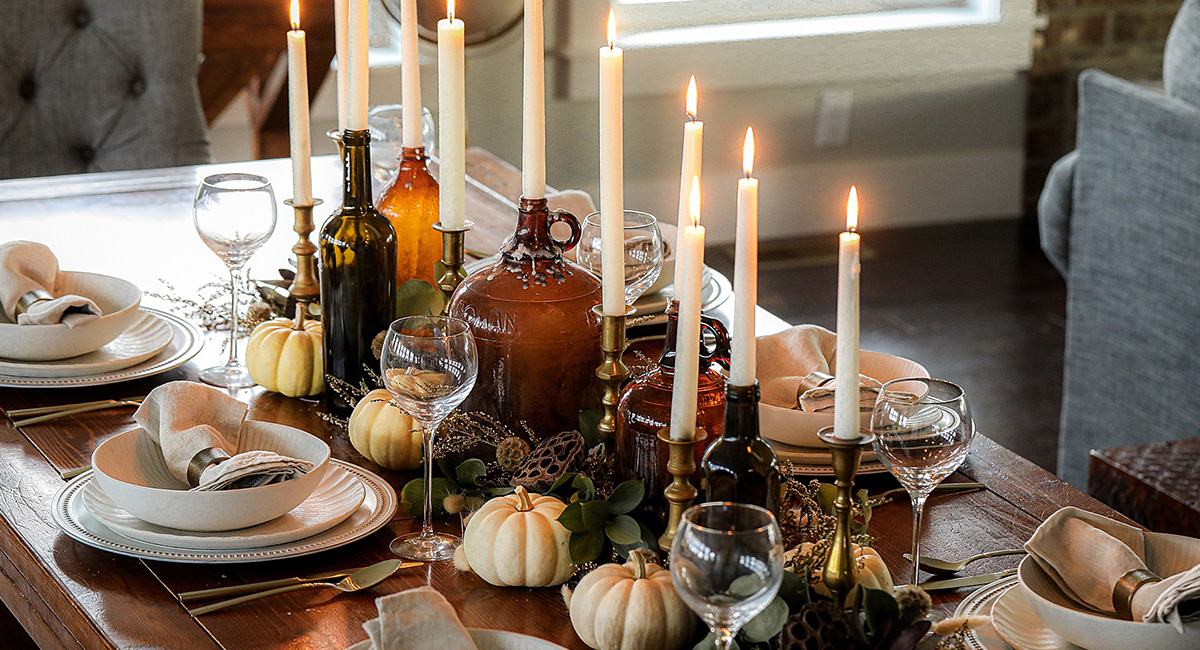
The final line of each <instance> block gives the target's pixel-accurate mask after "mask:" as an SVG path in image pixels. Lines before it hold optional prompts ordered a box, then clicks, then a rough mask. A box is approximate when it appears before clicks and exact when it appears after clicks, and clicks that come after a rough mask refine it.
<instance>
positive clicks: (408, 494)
mask: <svg viewBox="0 0 1200 650" xmlns="http://www.w3.org/2000/svg"><path fill="white" fill-rule="evenodd" d="M456 487H457V486H456V485H455V484H454V482H453V481H451V480H449V479H444V478H435V479H433V513H434V514H436V515H443V514H446V511H445V510H444V509H443V508H442V502H443V501H445V500H446V495H447V494H450V492H451V491H453V490H454V488H456ZM400 501H401V502H402V503H403V504H404V506H405V508H407V509H408V511H409V512H410V513H412V514H413V516H416V517H421V516H424V514H425V479H420V478H415V479H413V480H411V481H409V482H408V483H406V484H405V485H404V488H403V489H401V490H400Z"/></svg>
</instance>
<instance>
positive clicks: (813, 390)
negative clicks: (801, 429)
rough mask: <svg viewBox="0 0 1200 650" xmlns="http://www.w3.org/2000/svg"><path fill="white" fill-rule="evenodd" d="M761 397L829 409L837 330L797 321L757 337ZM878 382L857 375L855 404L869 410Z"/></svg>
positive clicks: (792, 405) (809, 408) (804, 408)
mask: <svg viewBox="0 0 1200 650" xmlns="http://www.w3.org/2000/svg"><path fill="white" fill-rule="evenodd" d="M755 349H756V351H757V352H758V354H757V358H758V379H759V382H760V383H761V385H762V401H763V402H764V403H766V404H770V405H772V406H782V407H787V408H792V409H798V410H801V411H813V412H822V413H832V412H833V401H834V397H833V396H834V384H836V383H837V382H835V381H834V376H833V374H832V372H833V368H834V367H836V366H837V359H836V356H837V355H836V352H837V334H834V333H833V332H830V331H829V330H827V329H825V328H824V327H818V326H816V325H797V326H795V327H793V328H791V329H787V330H784V331H782V332H780V333H778V334H772V335H771V336H763V337H760V338H759V339H758V343H757V345H756V347H755ZM879 387H880V383H879V382H878V381H876V380H874V379H872V378H870V377H867V376H865V375H860V376H859V408H861V409H862V410H864V411H870V410H871V409H872V408H873V407H874V406H875V398H876V397H877V396H878V395H879Z"/></svg>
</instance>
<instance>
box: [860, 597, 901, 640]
mask: <svg viewBox="0 0 1200 650" xmlns="http://www.w3.org/2000/svg"><path fill="white" fill-rule="evenodd" d="M861 589H862V592H863V593H862V609H863V613H864V614H865V615H866V618H867V628H868V629H869V630H870V631H871V634H873V635H875V634H879V633H880V631H882V630H883V629H884V628H885V627H890V626H891V624H892V622H893V621H895V620H896V619H897V618H899V617H900V606H899V605H897V604H896V599H895V598H893V597H892V595H891V594H889V593H888V592H886V591H883V590H881V589H868V588H866V587H861Z"/></svg>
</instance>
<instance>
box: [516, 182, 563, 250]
mask: <svg viewBox="0 0 1200 650" xmlns="http://www.w3.org/2000/svg"><path fill="white" fill-rule="evenodd" d="M560 248H561V247H560V246H558V245H557V244H556V243H555V242H554V240H553V239H552V238H551V237H550V204H549V202H548V201H546V199H544V198H541V199H529V198H525V197H524V196H522V197H521V200H520V202H519V203H518V205H517V229H516V230H515V231H514V232H513V234H512V236H511V237H509V238H508V241H507V242H505V245H504V250H503V252H504V253H505V254H508V255H510V256H515V257H526V256H529V255H532V256H533V257H543V258H544V257H547V256H549V257H557V256H558V255H559V253H560V250H559V249H560ZM539 253H540V254H539Z"/></svg>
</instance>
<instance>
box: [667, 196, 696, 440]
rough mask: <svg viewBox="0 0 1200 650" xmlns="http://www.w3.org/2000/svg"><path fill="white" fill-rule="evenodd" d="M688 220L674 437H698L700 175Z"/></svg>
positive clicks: (682, 246)
mask: <svg viewBox="0 0 1200 650" xmlns="http://www.w3.org/2000/svg"><path fill="white" fill-rule="evenodd" d="M688 212H689V215H688V221H687V223H686V225H684V226H683V227H682V228H680V229H679V233H680V237H679V255H678V257H677V258H676V261H675V264H676V267H675V268H676V269H678V270H679V273H678V275H677V276H676V277H677V278H678V281H677V282H676V284H675V295H677V296H678V297H679V327H678V328H677V329H676V332H677V334H676V338H675V383H674V385H673V386H672V388H671V439H672V440H691V439H693V438H695V437H696V397H697V389H698V382H699V379H700V289H701V285H700V278H701V276H702V275H703V271H704V226H701V225H700V179H699V178H697V177H695V176H693V177H692V191H691V192H690V194H689V197H688Z"/></svg>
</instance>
